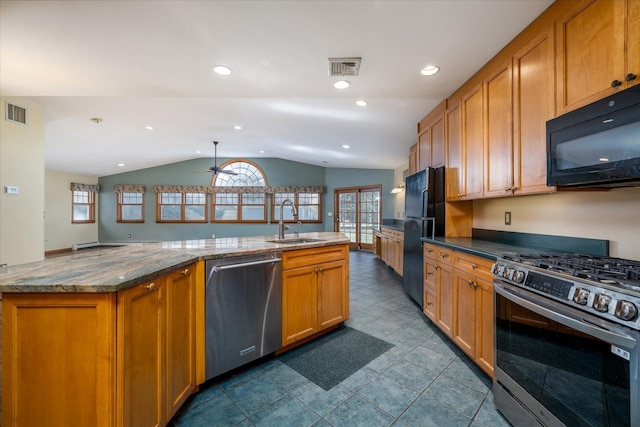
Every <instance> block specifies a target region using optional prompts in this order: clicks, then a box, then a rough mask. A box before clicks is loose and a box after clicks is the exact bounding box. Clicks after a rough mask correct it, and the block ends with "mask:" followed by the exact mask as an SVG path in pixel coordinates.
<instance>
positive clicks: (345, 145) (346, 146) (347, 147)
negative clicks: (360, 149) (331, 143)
mask: <svg viewBox="0 0 640 427" xmlns="http://www.w3.org/2000/svg"><path fill="white" fill-rule="evenodd" d="M342 148H346V149H349V148H351V147H350V146H348V145H347V144H344V145H343V146H342Z"/></svg>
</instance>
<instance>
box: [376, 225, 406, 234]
mask: <svg viewBox="0 0 640 427" xmlns="http://www.w3.org/2000/svg"><path fill="white" fill-rule="evenodd" d="M383 228H390V229H391V230H397V231H402V232H403V233H404V225H396V224H382V225H381V226H380V229H381V230H382V229H383Z"/></svg>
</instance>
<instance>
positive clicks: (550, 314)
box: [493, 283, 636, 349]
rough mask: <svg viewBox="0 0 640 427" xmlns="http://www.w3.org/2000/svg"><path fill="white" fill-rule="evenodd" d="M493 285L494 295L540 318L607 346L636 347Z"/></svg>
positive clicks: (625, 337)
mask: <svg viewBox="0 0 640 427" xmlns="http://www.w3.org/2000/svg"><path fill="white" fill-rule="evenodd" d="M493 285H494V286H493V289H494V291H495V292H496V293H498V294H500V295H502V296H503V297H504V298H506V299H508V300H509V301H511V302H514V303H516V304H518V305H520V306H522V307H524V308H526V309H529V310H531V311H533V312H534V313H537V314H539V315H541V316H544V317H547V318H549V319H551V320H555V321H556V322H558V323H562V324H563V325H565V326H569V327H572V328H573V329H576V330H578V331H580V332H584V333H585V334H588V335H592V336H594V337H596V338H598V339H600V340H602V341H605V342H607V343H609V344H614V345H617V346H620V347H624V348H628V349H632V348H634V347H635V345H636V340H635V339H634V338H633V337H631V336H629V335H624V334H620V333H617V332H612V331H609V330H607V329H604V328H601V327H599V326H598V325H595V324H593V323H589V322H586V321H584V320H583V319H580V320H576V319H572V318H571V317H568V316H565V315H564V314H561V313H557V312H555V311H553V310H549V309H548V308H545V307H542V306H540V305H538V304H536V303H534V302H531V301H529V300H527V299H525V298H522V297H520V296H518V295H517V294H516V293H515V292H514V291H512V290H510V289H507V288H504V287H503V286H501V285H500V284H497V283H494V284H493Z"/></svg>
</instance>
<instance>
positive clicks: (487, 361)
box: [475, 278, 495, 377]
mask: <svg viewBox="0 0 640 427" xmlns="http://www.w3.org/2000/svg"><path fill="white" fill-rule="evenodd" d="M475 280H476V283H477V284H478V287H477V288H476V307H477V311H476V316H477V317H476V321H475V324H476V350H475V352H476V358H475V362H476V363H477V364H478V366H480V368H481V369H482V370H483V371H485V372H486V373H487V375H489V376H491V377H493V353H494V350H493V348H494V337H493V322H494V319H495V314H494V311H493V285H492V284H491V282H486V281H484V280H480V279H478V278H476V279H475Z"/></svg>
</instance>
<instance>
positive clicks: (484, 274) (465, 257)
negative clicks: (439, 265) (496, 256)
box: [453, 251, 493, 282]
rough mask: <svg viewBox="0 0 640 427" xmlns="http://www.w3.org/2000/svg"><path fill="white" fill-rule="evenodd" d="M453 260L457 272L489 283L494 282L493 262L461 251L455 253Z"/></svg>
mask: <svg viewBox="0 0 640 427" xmlns="http://www.w3.org/2000/svg"><path fill="white" fill-rule="evenodd" d="M453 260H454V267H455V268H456V269H457V270H461V271H464V272H466V273H469V274H473V275H474V276H477V277H478V278H480V279H483V280H486V281H488V282H491V281H492V280H493V277H492V275H491V265H492V264H493V261H491V260H489V259H487V258H482V257H479V256H475V255H471V254H468V253H466V252H460V251H455V253H454V255H453Z"/></svg>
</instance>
